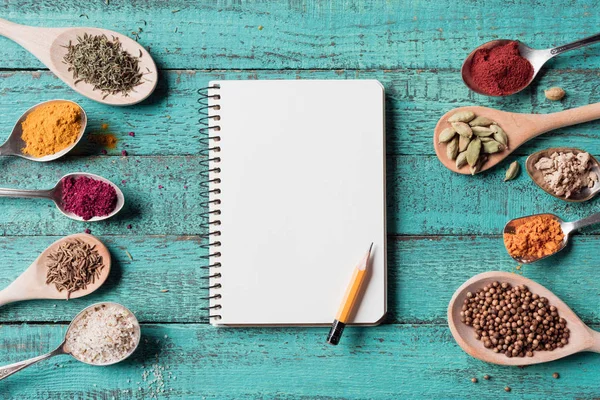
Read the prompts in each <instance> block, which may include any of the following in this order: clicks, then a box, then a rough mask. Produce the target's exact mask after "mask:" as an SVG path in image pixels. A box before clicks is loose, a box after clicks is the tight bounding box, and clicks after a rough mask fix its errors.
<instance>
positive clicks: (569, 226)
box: [565, 213, 600, 233]
mask: <svg viewBox="0 0 600 400" xmlns="http://www.w3.org/2000/svg"><path fill="white" fill-rule="evenodd" d="M599 222H600V213H596V214H592V215H590V216H589V217H587V218H583V219H580V220H578V221H573V222H567V223H566V224H565V225H566V226H565V228H566V229H565V230H568V231H569V233H571V232H575V231H578V230H580V229H581V228H585V227H586V226H590V225H594V224H597V223H599Z"/></svg>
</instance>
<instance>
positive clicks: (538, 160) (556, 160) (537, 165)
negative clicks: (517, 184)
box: [525, 147, 600, 203]
mask: <svg viewBox="0 0 600 400" xmlns="http://www.w3.org/2000/svg"><path fill="white" fill-rule="evenodd" d="M525 169H526V170H527V173H528V174H529V176H530V177H531V179H532V180H533V182H535V184H536V185H538V186H539V187H540V188H542V189H543V190H544V191H545V192H546V193H548V194H549V195H551V196H554V197H556V198H557V199H561V200H563V201H567V202H570V203H581V202H584V201H588V200H590V199H592V198H594V197H595V196H596V195H597V194H598V192H600V179H599V178H600V164H599V163H598V160H596V158H594V156H592V155H591V154H589V153H587V152H585V151H583V150H580V149H576V148H572V147H554V148H551V149H546V150H542V151H538V152H537V153H534V154H532V155H530V156H529V157H528V158H527V161H526V163H525Z"/></svg>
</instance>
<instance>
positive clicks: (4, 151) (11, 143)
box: [0, 100, 87, 162]
mask: <svg viewBox="0 0 600 400" xmlns="http://www.w3.org/2000/svg"><path fill="white" fill-rule="evenodd" d="M53 103H71V104H74V105H75V106H77V107H78V108H79V109H80V110H81V117H80V121H79V122H80V124H81V129H80V130H79V133H78V134H77V139H75V141H74V142H73V144H71V145H70V146H68V147H66V148H64V149H62V150H60V151H58V152H56V153H54V154H49V155H47V156H43V157H33V156H30V155H29V154H25V153H24V152H23V149H24V148H25V142H24V141H23V139H22V136H23V125H22V124H23V121H25V119H27V116H28V115H29V114H31V113H32V112H33V111H35V110H36V109H38V108H39V107H43V106H46V105H49V104H53ZM86 126H87V115H86V113H85V111H84V110H83V108H82V107H81V106H80V105H79V104H77V103H75V102H74V101H69V100H50V101H45V102H43V103H39V104H36V105H35V106H33V107H31V108H30V109H29V110H27V111H25V113H23V115H21V118H19V120H18V121H17V123H16V124H15V126H14V127H13V130H12V132H11V134H10V136H9V137H8V139H7V140H6V142H4V144H3V145H1V146H0V156H17V157H21V158H25V159H27V160H31V161H38V162H47V161H53V160H56V159H57V158H60V157H62V156H64V155H65V154H67V153H68V152H69V151H71V150H72V149H73V148H74V147H75V146H77V143H79V141H80V140H81V138H82V137H83V133H84V132H85V128H86Z"/></svg>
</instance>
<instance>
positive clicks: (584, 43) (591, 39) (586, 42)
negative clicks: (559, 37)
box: [550, 33, 600, 57]
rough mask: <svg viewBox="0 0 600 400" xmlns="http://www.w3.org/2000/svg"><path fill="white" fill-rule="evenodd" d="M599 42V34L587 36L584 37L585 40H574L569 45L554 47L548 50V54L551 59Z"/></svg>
mask: <svg viewBox="0 0 600 400" xmlns="http://www.w3.org/2000/svg"><path fill="white" fill-rule="evenodd" d="M597 42H600V33H599V34H596V35H593V36H589V37H586V38H585V39H581V40H576V41H574V42H571V43H569V44H565V45H563V46H558V47H555V48H553V49H550V54H551V55H552V57H554V56H557V55H559V54H562V53H564V52H566V51H569V50H575V49H578V48H580V47H584V46H588V45H590V44H594V43H597Z"/></svg>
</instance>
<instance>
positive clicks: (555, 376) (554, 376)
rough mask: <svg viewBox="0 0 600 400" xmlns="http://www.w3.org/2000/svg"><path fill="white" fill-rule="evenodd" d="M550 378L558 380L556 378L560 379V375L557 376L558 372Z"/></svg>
mask: <svg viewBox="0 0 600 400" xmlns="http://www.w3.org/2000/svg"><path fill="white" fill-rule="evenodd" d="M552 377H553V378H554V379H558V378H560V375H559V374H558V372H555V373H553V374H552Z"/></svg>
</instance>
